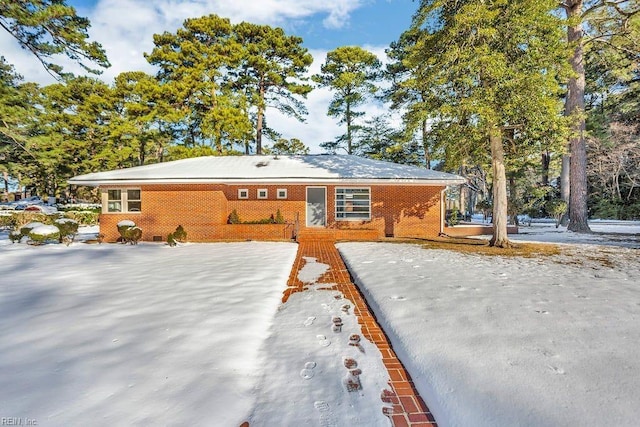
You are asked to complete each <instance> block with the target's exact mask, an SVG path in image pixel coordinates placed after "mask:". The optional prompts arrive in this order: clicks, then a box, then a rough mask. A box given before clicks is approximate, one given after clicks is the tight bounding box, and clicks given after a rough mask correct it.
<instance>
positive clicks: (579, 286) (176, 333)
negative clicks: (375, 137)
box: [0, 222, 640, 427]
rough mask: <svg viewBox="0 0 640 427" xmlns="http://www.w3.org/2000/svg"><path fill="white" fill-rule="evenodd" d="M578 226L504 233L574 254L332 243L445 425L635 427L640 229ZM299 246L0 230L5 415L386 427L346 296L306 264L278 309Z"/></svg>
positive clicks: (372, 369) (378, 380)
mask: <svg viewBox="0 0 640 427" xmlns="http://www.w3.org/2000/svg"><path fill="white" fill-rule="evenodd" d="M592 227H593V228H594V230H595V231H597V232H598V234H596V235H595V236H582V235H574V234H573V233H567V232H565V231H564V230H563V229H562V228H561V229H559V230H557V229H555V227H553V225H552V224H536V223H534V224H532V226H531V227H522V228H521V232H523V234H520V235H517V236H512V238H513V239H514V240H522V239H524V240H534V241H535V240H538V241H555V242H564V243H570V244H569V245H567V246H563V248H564V251H565V253H564V254H563V255H558V256H554V257H551V258H543V259H535V258H533V259H522V258H503V257H488V256H475V255H465V254H460V253H454V252H449V251H443V250H425V249H422V248H421V247H420V246H418V245H411V244H389V243H342V244H339V245H338V246H339V249H340V250H341V252H342V253H343V254H344V255H345V256H346V258H347V260H348V263H349V265H350V268H351V269H352V271H353V273H354V274H355V275H356V277H357V280H358V282H359V283H360V284H362V285H363V288H364V289H365V293H366V296H367V298H368V299H369V301H370V303H371V305H372V307H373V309H374V311H375V312H376V315H377V316H378V319H379V320H380V321H381V323H382V325H383V327H384V329H385V330H386V331H387V333H388V334H389V336H390V338H391V340H392V342H393V344H394V347H395V350H396V352H397V353H398V355H399V356H400V358H401V360H403V362H404V363H405V364H406V366H407V368H408V369H409V370H410V372H411V374H412V376H413V379H414V381H415V382H416V385H417V386H418V388H419V391H420V393H421V394H422V395H423V397H424V398H425V400H426V401H427V403H428V405H429V406H430V408H431V410H432V411H433V412H434V413H435V416H436V419H437V421H438V422H439V424H440V425H441V426H442V427H446V426H496V425H531V426H539V425H550V426H569V425H571V426H573V425H583V424H587V425H588V424H606V425H616V426H631V425H637V419H638V418H639V417H640V409H638V408H640V396H639V395H638V393H637V390H640V374H639V373H640V358H638V356H637V355H638V354H639V352H640V326H639V325H640V323H639V321H640V287H639V285H638V284H637V282H638V279H637V278H638V277H639V275H640V260H639V258H638V251H637V249H633V248H637V247H638V246H639V245H638V240H637V239H638V236H637V235H632V234H628V233H640V224H637V223H620V222H617V223H604V222H598V223H592ZM85 232H86V234H85V235H84V236H81V239H80V240H82V239H85V238H88V237H91V236H92V235H93V233H95V230H85ZM622 233H627V234H622ZM596 243H597V244H596ZM604 245H608V246H604ZM296 249H297V246H296V245H295V244H288V243H257V242H243V243H220V244H186V245H183V246H179V247H176V248H169V247H167V246H165V245H163V244H151V243H148V244H145V243H143V244H140V245H137V246H129V245H116V244H103V245H87V244H83V243H79V242H77V243H73V244H72V245H71V246H69V247H66V246H64V245H45V246H40V247H34V246H28V245H24V244H15V245H13V244H11V242H10V241H9V240H8V239H7V233H6V231H5V232H2V231H0V417H5V418H20V420H21V421H22V423H23V424H26V423H27V422H28V420H35V421H36V422H37V423H38V425H39V426H50V425H52V426H73V425H86V424H87V423H89V424H91V425H96V426H103V425H104V426H107V425H109V426H111V425H194V426H211V425H216V426H217V425H220V426H231V427H236V426H238V425H240V423H242V422H243V421H249V422H250V423H251V425H252V426H274V425H278V426H285V427H286V426H299V425H309V426H316V425H320V426H343V425H352V426H388V425H389V424H390V423H389V420H388V419H387V418H386V417H384V416H383V415H382V410H381V409H382V406H383V405H384V404H383V403H382V402H381V401H380V391H381V390H382V389H383V388H386V384H387V380H388V377H387V373H386V371H385V370H384V368H383V365H382V362H381V360H380V357H379V352H378V350H377V348H375V346H373V345H372V344H371V343H369V342H367V341H366V340H363V341H361V344H362V345H363V349H364V350H365V351H364V352H360V351H359V350H356V348H355V347H352V346H348V344H347V337H348V336H349V335H350V334H351V333H359V332H360V327H359V326H358V324H357V319H356V318H355V317H354V316H353V314H345V313H344V312H342V310H341V308H342V306H343V305H344V304H348V303H349V301H348V300H345V299H343V298H341V296H340V295H339V294H338V293H337V292H336V291H331V290H324V289H322V287H321V286H320V285H318V284H315V283H314V282H315V280H316V279H317V278H318V277H319V276H320V275H321V274H322V272H323V271H324V270H325V269H326V266H325V265H323V264H320V263H317V262H315V260H313V259H309V260H307V261H308V263H307V264H306V266H305V267H304V268H303V270H302V271H301V273H300V275H299V278H300V279H301V280H303V281H306V282H310V285H309V290H307V291H306V292H302V293H296V294H293V295H292V296H291V297H290V298H289V300H288V301H287V303H286V304H282V303H281V297H282V293H283V290H284V289H285V287H286V281H287V277H288V275H289V272H290V269H291V267H292V263H293V260H294V257H295V252H296ZM336 315H340V316H341V317H342V319H343V322H344V327H343V331H342V332H341V333H335V332H333V331H332V330H331V318H332V317H333V316H336ZM345 358H354V359H357V361H358V368H360V369H362V371H363V373H362V375H361V380H362V385H363V389H362V390H361V391H359V392H356V393H348V392H346V391H345V386H344V380H345V378H346V375H347V372H348V371H347V369H346V368H345V366H344V359H345Z"/></svg>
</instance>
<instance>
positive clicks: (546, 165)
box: [540, 151, 551, 187]
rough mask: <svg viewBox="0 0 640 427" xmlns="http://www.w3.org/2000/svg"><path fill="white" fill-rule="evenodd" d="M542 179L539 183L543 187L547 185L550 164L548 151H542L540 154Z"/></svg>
mask: <svg viewBox="0 0 640 427" xmlns="http://www.w3.org/2000/svg"><path fill="white" fill-rule="evenodd" d="M541 163H542V174H541V175H542V177H541V179H540V180H541V182H542V185H543V186H545V187H546V186H548V185H549V164H550V163H551V154H550V153H549V151H544V152H543V153H542V162H541Z"/></svg>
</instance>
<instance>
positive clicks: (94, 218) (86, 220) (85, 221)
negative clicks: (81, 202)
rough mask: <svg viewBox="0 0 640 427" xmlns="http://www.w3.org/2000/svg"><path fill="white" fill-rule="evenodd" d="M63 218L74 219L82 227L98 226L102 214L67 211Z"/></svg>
mask: <svg viewBox="0 0 640 427" xmlns="http://www.w3.org/2000/svg"><path fill="white" fill-rule="evenodd" d="M63 217H64V218H69V219H73V220H75V221H77V222H78V223H79V224H82V225H96V224H98V218H100V213H99V212H90V211H67V212H64V213H63Z"/></svg>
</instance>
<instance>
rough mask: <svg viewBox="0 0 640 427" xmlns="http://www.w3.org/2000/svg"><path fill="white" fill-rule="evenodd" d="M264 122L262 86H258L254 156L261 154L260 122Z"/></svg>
mask: <svg viewBox="0 0 640 427" xmlns="http://www.w3.org/2000/svg"><path fill="white" fill-rule="evenodd" d="M263 121H264V85H263V84H260V99H259V101H258V115H257V119H256V154H257V155H261V154H262V122H263Z"/></svg>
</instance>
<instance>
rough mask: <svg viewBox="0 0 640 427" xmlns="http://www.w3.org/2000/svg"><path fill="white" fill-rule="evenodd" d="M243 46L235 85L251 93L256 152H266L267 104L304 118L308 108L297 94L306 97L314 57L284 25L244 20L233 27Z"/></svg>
mask: <svg viewBox="0 0 640 427" xmlns="http://www.w3.org/2000/svg"><path fill="white" fill-rule="evenodd" d="M233 34H234V37H235V38H236V42H237V43H238V44H239V45H240V46H242V59H241V62H240V66H239V67H238V68H237V69H235V70H233V69H232V70H231V72H232V73H234V74H236V76H237V78H236V81H235V82H234V84H233V86H234V88H236V89H239V90H241V91H242V92H244V93H246V94H247V97H248V99H249V101H250V104H251V106H253V107H254V108H255V111H256V124H255V131H256V154H262V134H263V127H264V116H265V110H266V107H267V106H272V107H274V108H276V109H277V110H278V111H280V112H282V113H284V114H286V115H289V116H293V117H295V118H296V119H298V120H300V121H302V120H303V115H304V114H306V113H307V110H306V108H305V106H304V104H303V103H302V102H300V100H298V99H296V97H295V96H294V95H301V96H306V95H307V94H308V93H309V92H310V91H311V86H309V85H308V84H305V83H304V81H305V80H306V78H305V76H304V74H305V73H306V72H307V69H308V67H309V65H311V62H312V61H313V57H312V56H311V54H309V53H308V51H307V49H306V48H304V47H302V39H301V38H300V37H296V36H287V35H286V34H285V33H284V31H283V30H282V29H281V28H272V27H270V26H268V25H257V24H250V23H247V22H243V23H240V24H238V25H236V26H234V27H233Z"/></svg>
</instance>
